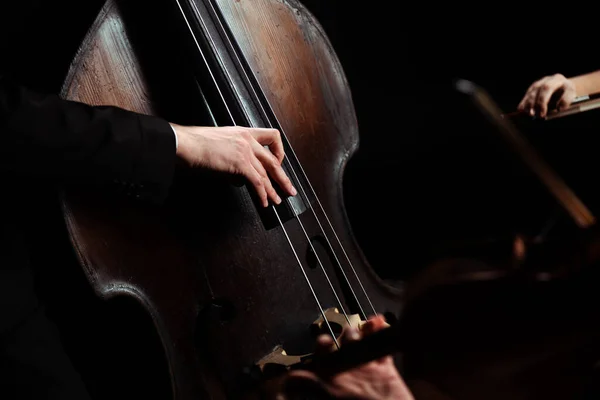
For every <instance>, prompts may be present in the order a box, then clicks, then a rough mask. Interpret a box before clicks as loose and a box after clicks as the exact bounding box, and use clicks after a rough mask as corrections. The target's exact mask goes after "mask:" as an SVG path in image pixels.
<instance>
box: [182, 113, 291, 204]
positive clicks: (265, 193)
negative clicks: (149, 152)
mask: <svg viewBox="0 0 600 400" xmlns="http://www.w3.org/2000/svg"><path fill="white" fill-rule="evenodd" d="M171 126H173V128H174V129H175V131H176V133H177V139H178V146H177V155H178V156H179V157H180V158H181V159H182V160H184V161H185V162H186V163H187V164H188V165H189V166H191V167H196V168H208V169H211V170H214V171H219V172H225V173H229V174H233V175H239V176H243V177H244V178H246V179H247V180H248V181H249V182H250V183H251V184H252V185H253V186H254V189H255V190H256V192H257V193H258V196H259V197H260V199H261V201H262V203H263V205H264V206H265V207H267V206H268V204H269V199H270V200H271V201H273V202H274V203H275V204H279V203H281V198H280V197H279V196H278V195H277V192H276V191H275V189H274V188H273V185H272V184H271V181H270V180H269V176H271V178H273V180H274V181H275V182H277V184H278V185H279V186H281V188H282V189H283V190H285V191H286V192H287V193H288V194H289V195H291V196H294V195H296V189H294V187H293V186H292V183H291V182H290V179H289V178H288V177H287V175H286V174H285V172H284V171H283V169H282V168H281V162H282V161H283V158H284V151H283V143H282V141H281V136H280V134H279V131H278V130H277V129H268V128H245V127H240V126H227V127H198V126H181V125H176V124H171ZM264 146H268V149H267V148H265V147H264Z"/></svg>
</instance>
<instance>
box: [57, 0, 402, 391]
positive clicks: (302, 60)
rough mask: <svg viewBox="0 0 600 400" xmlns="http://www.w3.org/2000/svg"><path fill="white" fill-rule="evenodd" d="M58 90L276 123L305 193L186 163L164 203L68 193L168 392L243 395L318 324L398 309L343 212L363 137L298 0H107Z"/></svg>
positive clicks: (65, 206) (95, 283)
mask: <svg viewBox="0 0 600 400" xmlns="http://www.w3.org/2000/svg"><path fill="white" fill-rule="evenodd" d="M157 17H160V19H157ZM62 97H64V98H66V99H70V100H76V101H81V102H85V103H88V104H93V105H113V106H119V107H122V108H125V109H128V110H131V111H135V112H139V113H144V114H151V115H157V116H161V117H163V118H165V119H168V120H169V121H171V122H175V123H179V124H182V125H185V124H196V125H202V124H204V125H206V124H212V125H218V126H225V125H242V126H251V127H272V128H277V129H278V130H279V131H280V132H281V134H282V138H283V141H284V146H285V150H286V158H285V159H284V162H283V168H284V170H285V171H286V173H287V175H288V176H289V177H290V179H291V180H292V183H293V185H294V187H296V188H297V189H298V195H297V196H295V197H293V198H292V197H288V198H285V199H284V201H283V202H282V203H281V204H280V205H277V206H275V205H270V206H269V207H268V208H262V207H261V206H260V203H259V202H258V200H257V198H256V196H255V195H254V194H253V192H252V190H248V188H246V186H243V185H232V184H231V182H228V181H226V180H224V179H223V178H222V177H220V176H214V175H211V174H210V173H200V172H197V171H193V172H191V171H188V170H185V169H178V171H177V172H176V177H175V181H174V183H173V186H172V188H171V193H170V195H169V197H168V199H167V201H166V202H165V204H163V205H160V206H157V205H152V204H145V203H143V202H140V201H137V200H135V199H130V198H127V197H125V196H120V195H115V194H113V193H109V191H101V190H98V189H94V188H89V187H81V186H79V187H66V188H65V189H64V191H63V193H62V195H61V205H62V210H63V215H64V219H65V222H66V225H67V229H68V232H69V237H70V240H71V243H72V245H73V247H74V249H75V251H76V255H77V258H78V260H79V262H80V264H81V266H82V268H83V271H84V273H85V275H86V277H87V280H88V282H89V284H90V285H91V286H92V288H93V290H94V292H95V293H96V294H97V295H98V296H99V297H100V298H102V299H111V298H115V297H118V296H125V297H129V298H132V299H134V300H136V301H137V302H138V303H139V304H140V305H141V307H142V308H143V309H144V311H145V312H146V313H147V314H148V315H149V316H150V317H151V320H152V322H153V325H154V329H155V330H156V332H157V334H158V336H159V337H160V342H161V345H162V351H163V352H164V356H165V359H166V363H167V366H168V374H169V380H170V383H171V390H172V395H173V398H175V399H200V398H214V399H217V398H239V397H242V396H244V395H246V394H247V392H248V391H249V390H251V388H253V387H254V386H255V384H256V382H257V381H260V380H261V379H262V378H261V377H262V376H263V375H264V374H267V373H268V372H269V371H273V370H278V371H279V370H282V369H283V370H286V369H289V368H293V367H294V366H297V365H299V364H302V363H303V360H306V359H307V357H309V358H310V354H311V351H312V348H313V345H314V336H315V335H316V334H318V333H322V332H326V333H329V334H331V335H332V336H333V337H334V338H336V337H338V335H339V334H340V332H341V330H342V329H343V327H344V326H346V325H354V326H358V325H360V324H361V323H363V322H364V321H365V320H366V319H367V318H368V317H369V316H370V315H373V314H383V315H384V316H385V317H386V320H387V321H388V323H390V324H391V325H392V326H394V325H395V324H396V322H397V321H398V320H399V319H400V310H401V307H402V305H403V291H402V290H401V289H400V288H398V287H394V286H391V285H390V284H388V283H386V282H384V281H383V280H382V279H380V278H379V277H378V276H377V275H376V273H375V272H374V270H373V269H372V268H371V267H370V266H369V264H368V262H367V260H366V259H365V257H364V256H363V254H362V253H361V250H360V248H359V246H358V244H357V243H356V240H355V239H354V236H353V234H352V230H351V228H350V225H349V221H348V218H347V215H346V212H345V210H344V201H343V196H342V177H343V173H344V167H345V165H346V163H347V162H348V160H349V158H350V157H351V156H352V154H353V153H354V152H355V151H356V150H357V148H358V134H359V132H358V126H357V121H356V116H355V111H354V107H353V102H352V96H351V93H350V89H349V86H348V83H347V81H346V78H345V75H344V71H343V68H342V66H341V64H340V62H339V60H338V58H337V56H336V53H335V51H334V49H333V48H332V46H331V44H330V42H329V40H328V38H327V36H326V34H325V32H324V31H323V29H322V27H321V25H320V24H319V22H318V21H317V20H316V19H315V18H314V17H313V16H312V15H311V14H310V12H309V11H308V10H307V9H306V8H305V7H304V6H302V4H301V3H300V2H299V1H297V0H286V1H280V0H253V1H240V0H171V1H162V2H150V3H148V2H142V1H139V2H116V1H114V0H109V1H107V2H106V4H105V5H104V7H103V8H102V10H101V12H100V14H99V15H98V17H97V19H96V21H95V23H94V25H93V26H92V27H91V29H90V30H89V32H88V34H87V36H86V38H85V40H84V41H83V43H82V45H81V47H80V49H79V51H78V54H77V56H76V57H75V59H74V61H73V63H72V65H71V68H70V71H69V74H68V76H67V78H66V80H65V83H64V86H63V90H62ZM130 189H131V188H123V190H124V191H128V190H130ZM280 195H281V197H282V198H284V195H283V193H280ZM343 354H346V352H345V353H343Z"/></svg>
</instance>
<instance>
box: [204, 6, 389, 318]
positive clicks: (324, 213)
mask: <svg viewBox="0 0 600 400" xmlns="http://www.w3.org/2000/svg"><path fill="white" fill-rule="evenodd" d="M209 3H210V5H211V7H212V8H213V12H214V14H215V15H217V16H218V15H219V14H218V13H217V12H216V10H215V7H214V5H213V4H212V1H209ZM194 6H195V5H194ZM196 10H197V9H196ZM217 21H218V23H219V24H220V25H221V30H222V32H224V33H225V35H224V36H225V38H226V39H227V40H228V41H229V45H230V46H231V48H232V49H236V46H234V45H233V42H232V40H231V38H229V36H228V35H227V33H226V32H227V30H226V29H225V27H224V24H223V22H222V21H221V19H220V18H217ZM233 53H234V55H235V57H236V58H237V59H238V60H237V61H238V63H239V64H240V65H241V64H242V60H241V59H240V56H239V55H238V54H237V51H234V52H233ZM241 71H242V72H243V73H244V75H246V79H247V81H248V82H251V81H250V77H249V76H248V73H247V71H246V69H245V68H242V69H241ZM255 82H256V84H257V85H258V86H259V87H260V83H259V82H258V81H257V80H256V79H255ZM249 88H250V89H251V90H252V92H253V94H254V98H255V99H256V100H257V101H256V104H258V105H259V106H260V108H261V109H262V113H263V116H264V119H265V120H266V121H268V123H269V125H270V126H269V128H275V126H274V124H273V123H272V122H271V121H270V118H269V117H268V115H269V114H267V112H266V110H265V108H264V104H263V101H261V97H259V96H258V94H257V93H256V90H255V88H254V85H250V87H249ZM263 98H264V101H265V102H266V103H267V104H266V105H267V107H268V108H269V109H270V111H271V113H270V115H273V117H274V118H275V121H276V125H277V127H278V129H279V131H280V132H281V134H282V135H283V136H284V137H285V138H286V140H287V142H288V145H289V146H288V147H289V149H290V151H291V154H292V156H293V157H294V159H295V161H296V163H297V164H298V167H299V168H300V172H301V175H302V176H303V177H304V179H305V180H306V182H307V184H308V186H309V188H310V192H311V193H312V195H313V196H314V198H315V199H316V201H317V203H318V205H319V208H320V209H321V212H322V213H323V216H324V217H325V220H326V221H327V224H328V225H329V228H330V229H331V232H332V233H333V236H334V237H335V240H336V241H337V243H338V245H339V247H340V249H341V251H342V253H343V254H344V257H345V258H346V261H347V262H348V265H349V266H350V269H351V270H352V272H353V274H354V277H355V278H356V281H357V282H358V284H359V286H360V288H361V290H362V292H363V294H364V296H365V298H366V299H367V301H368V303H369V306H370V308H371V310H372V311H373V314H377V312H376V311H375V307H374V306H373V303H372V302H371V299H370V297H369V295H368V294H367V291H366V289H365V287H364V286H363V284H362V282H361V280H360V278H359V277H358V273H357V272H356V269H355V268H354V265H353V264H352V261H350V257H349V256H348V253H347V252H346V250H345V248H344V246H343V244H342V242H341V240H340V238H339V236H338V235H337V233H336V231H335V228H334V227H333V224H332V223H331V220H330V219H329V216H328V215H327V212H326V211H325V208H324V207H323V205H322V204H321V201H320V200H319V197H318V196H317V193H316V191H315V190H314V188H313V186H312V184H311V183H310V180H309V179H308V176H307V174H306V172H305V171H304V168H302V164H301V163H300V160H299V159H298V157H297V156H296V153H295V152H294V149H293V148H292V145H291V142H290V141H289V139H288V138H287V135H286V134H285V131H284V130H283V128H282V125H281V124H280V123H279V121H278V120H277V116H276V115H275V113H274V112H273V108H272V107H271V104H270V103H269V100H268V99H267V98H266V96H265V97H263ZM286 161H287V164H288V166H289V169H290V170H291V171H292V173H293V175H294V177H295V179H296V182H297V184H298V185H297V186H298V188H299V189H300V190H299V192H301V193H303V194H304V196H305V197H306V198H307V199H308V196H307V191H306V190H305V189H304V187H303V185H302V183H301V181H300V179H299V178H298V175H297V174H296V170H295V169H294V167H293V165H292V164H291V162H290V161H289V159H288V157H286V158H285V159H284V162H286ZM308 208H310V209H311V211H312V214H313V216H314V218H315V220H316V222H317V224H318V225H319V229H320V231H321V233H322V234H323V237H324V238H325V240H326V241H327V245H328V246H329V248H330V249H331V250H332V254H333V256H334V258H335V261H336V263H337V265H338V267H339V270H340V271H341V272H342V275H343V277H344V280H345V281H346V283H347V284H348V287H349V288H350V291H351V293H352V296H353V297H354V300H355V301H356V304H357V305H358V308H359V309H360V312H361V314H362V317H363V318H364V319H365V320H366V319H367V314H366V313H365V311H364V310H363V307H362V305H361V301H360V300H359V298H358V296H357V295H356V293H355V291H354V288H353V285H352V284H351V283H350V280H349V279H348V276H347V275H346V272H345V271H344V268H343V267H342V263H341V262H340V260H339V258H338V256H337V252H336V251H335V248H334V247H333V245H332V243H331V241H330V240H329V235H327V233H326V232H325V229H324V228H323V225H322V224H321V221H320V219H319V217H318V216H317V213H316V212H315V210H314V208H313V207H308ZM294 217H295V218H296V219H297V220H298V223H299V224H300V226H301V227H302V230H303V231H304V234H305V236H306V238H307V240H308V242H309V244H310V246H311V249H312V250H313V252H314V254H317V253H316V252H315V249H314V247H313V246H312V242H311V240H310V238H309V237H308V235H307V233H306V231H305V229H304V226H303V224H302V221H301V220H300V218H299V217H298V216H297V215H296V213H294ZM319 264H320V266H321V269H322V270H323V273H324V274H325V277H326V278H327V281H328V282H329V285H330V287H331V289H332V290H333V291H334V294H335V297H336V298H337V299H338V303H340V307H341V302H340V301H339V298H338V296H337V293H335V289H334V288H333V286H332V284H331V281H330V280H329V277H328V275H327V272H325V269H324V267H323V265H322V264H321V261H320V260H319ZM344 314H346V313H345V312H344ZM346 319H347V320H348V322H350V321H349V319H348V316H347V315H346Z"/></svg>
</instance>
